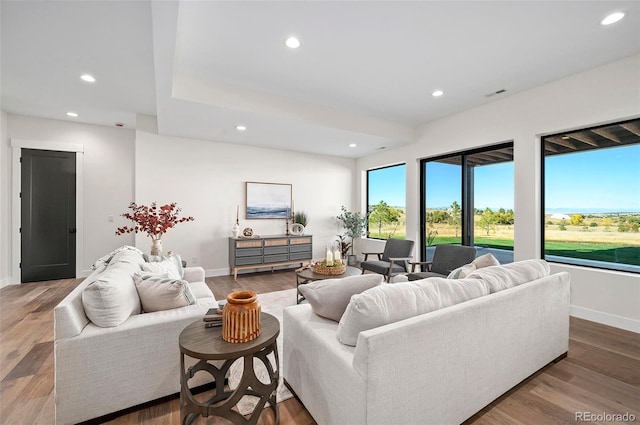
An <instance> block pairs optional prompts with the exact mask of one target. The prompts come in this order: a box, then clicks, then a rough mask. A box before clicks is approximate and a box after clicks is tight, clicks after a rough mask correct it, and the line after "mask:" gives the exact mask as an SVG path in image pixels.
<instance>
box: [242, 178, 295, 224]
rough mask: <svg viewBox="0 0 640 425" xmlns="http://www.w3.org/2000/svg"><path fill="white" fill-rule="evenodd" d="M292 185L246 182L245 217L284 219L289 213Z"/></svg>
mask: <svg viewBox="0 0 640 425" xmlns="http://www.w3.org/2000/svg"><path fill="white" fill-rule="evenodd" d="M292 191H293V185H291V184H290V183H262V182H246V191H245V193H246V201H247V202H246V206H247V210H246V218H247V220H255V219H285V218H287V217H288V216H289V215H291V203H292Z"/></svg>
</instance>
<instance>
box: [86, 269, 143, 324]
mask: <svg viewBox="0 0 640 425" xmlns="http://www.w3.org/2000/svg"><path fill="white" fill-rule="evenodd" d="M136 269H137V270H140V267H139V266H138V265H137V264H132V263H129V262H114V261H112V262H111V263H110V264H109V266H108V267H107V268H106V269H105V270H104V271H103V272H102V273H100V274H99V275H98V276H97V277H96V279H95V280H94V281H93V282H92V283H90V284H89V285H87V287H86V288H85V289H84V290H83V291H82V304H83V306H84V311H85V314H86V315H87V317H88V318H89V320H91V322H93V324H95V325H96V326H100V327H102V328H108V327H114V326H118V325H119V324H121V323H122V322H124V321H125V320H127V319H128V318H129V316H131V315H132V314H140V298H139V297H138V292H137V291H136V287H135V284H134V283H133V277H132V276H133V274H134V272H135V270H136Z"/></svg>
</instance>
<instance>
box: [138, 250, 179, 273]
mask: <svg viewBox="0 0 640 425" xmlns="http://www.w3.org/2000/svg"><path fill="white" fill-rule="evenodd" d="M143 258H144V261H145V262H147V263H160V262H163V261H171V262H172V263H173V264H174V265H175V267H176V270H178V274H179V275H180V279H182V278H184V268H183V267H182V258H180V255H178V254H174V253H172V254H171V255H167V256H162V255H147V254H144V255H143Z"/></svg>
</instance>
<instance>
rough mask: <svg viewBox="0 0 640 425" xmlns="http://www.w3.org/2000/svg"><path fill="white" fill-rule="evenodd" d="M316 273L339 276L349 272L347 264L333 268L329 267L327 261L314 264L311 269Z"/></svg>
mask: <svg viewBox="0 0 640 425" xmlns="http://www.w3.org/2000/svg"><path fill="white" fill-rule="evenodd" d="M311 269H312V270H313V272H314V273H318V274H327V275H339V274H342V273H344V272H345V271H346V270H347V266H346V264H337V265H336V264H335V263H334V265H333V266H329V267H327V263H326V262H325V261H318V262H317V263H315V264H313V266H312V267H311Z"/></svg>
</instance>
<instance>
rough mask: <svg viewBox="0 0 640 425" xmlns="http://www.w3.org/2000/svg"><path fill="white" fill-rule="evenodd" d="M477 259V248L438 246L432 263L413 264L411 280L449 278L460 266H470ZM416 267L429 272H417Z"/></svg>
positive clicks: (408, 276)
mask: <svg viewBox="0 0 640 425" xmlns="http://www.w3.org/2000/svg"><path fill="white" fill-rule="evenodd" d="M475 258H476V248H475V247H473V246H464V245H436V249H435V251H434V252H433V260H432V261H416V262H412V263H410V264H411V273H409V274H408V275H407V278H409V280H420V279H426V278H428V277H447V276H448V275H449V273H451V272H452V271H453V270H455V269H457V268H458V267H460V266H464V265H465V264H469V263H470V262H472V261H473V260H474V259H475ZM416 266H420V267H421V268H422V267H425V266H426V268H427V270H426V271H425V270H423V271H419V272H416V271H415V269H416Z"/></svg>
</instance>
